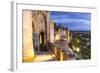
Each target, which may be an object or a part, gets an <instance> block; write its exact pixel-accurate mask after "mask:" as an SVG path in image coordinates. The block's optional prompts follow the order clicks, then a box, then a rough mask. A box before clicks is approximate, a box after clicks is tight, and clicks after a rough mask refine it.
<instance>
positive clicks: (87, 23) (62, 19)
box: [51, 12, 91, 30]
mask: <svg viewBox="0 0 100 73" xmlns="http://www.w3.org/2000/svg"><path fill="white" fill-rule="evenodd" d="M51 19H52V21H54V22H55V23H57V24H63V25H64V26H67V27H68V28H69V29H75V30H76V29H78V30H80V29H82V30H90V29H91V14H90V13H79V12H51Z"/></svg>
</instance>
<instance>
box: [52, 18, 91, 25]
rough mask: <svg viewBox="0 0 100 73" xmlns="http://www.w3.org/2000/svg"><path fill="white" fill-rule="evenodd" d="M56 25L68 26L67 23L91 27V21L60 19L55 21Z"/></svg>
mask: <svg viewBox="0 0 100 73" xmlns="http://www.w3.org/2000/svg"><path fill="white" fill-rule="evenodd" d="M53 21H54V22H56V23H61V24H65V23H66V24H67V23H74V24H79V25H90V23H91V22H90V21H89V20H86V19H68V18H60V19H54V20H53Z"/></svg>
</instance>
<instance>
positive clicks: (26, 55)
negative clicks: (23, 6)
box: [23, 10, 35, 62]
mask: <svg viewBox="0 0 100 73" xmlns="http://www.w3.org/2000/svg"><path fill="white" fill-rule="evenodd" d="M32 38H33V37H32V11H28V10H25V11H23V62H30V61H33V60H34V56H35V53H34V49H33V47H34V45H33V40H32Z"/></svg>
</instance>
